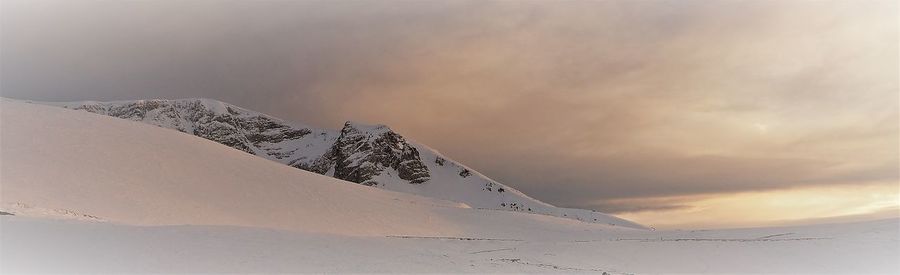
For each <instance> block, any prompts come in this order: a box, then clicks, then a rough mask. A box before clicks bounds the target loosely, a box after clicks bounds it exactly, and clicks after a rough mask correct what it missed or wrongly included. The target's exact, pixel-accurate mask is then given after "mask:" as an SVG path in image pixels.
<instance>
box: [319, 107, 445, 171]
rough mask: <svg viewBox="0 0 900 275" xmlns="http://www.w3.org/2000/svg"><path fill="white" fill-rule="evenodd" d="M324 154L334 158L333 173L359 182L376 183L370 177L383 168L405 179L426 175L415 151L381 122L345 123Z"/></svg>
mask: <svg viewBox="0 0 900 275" xmlns="http://www.w3.org/2000/svg"><path fill="white" fill-rule="evenodd" d="M327 157H329V158H331V159H332V161H333V162H334V177H336V178H339V179H343V180H347V181H352V182H356V183H360V184H363V185H369V186H373V185H377V184H378V182H377V181H375V180H374V178H375V177H376V176H378V175H379V174H381V173H382V172H383V171H384V170H385V169H387V168H391V169H393V170H395V171H396V172H397V176H398V177H399V178H400V179H402V180H405V181H408V182H409V183H413V184H419V183H424V182H426V181H428V180H429V179H430V175H429V174H428V167H427V166H425V164H424V163H422V159H421V158H420V157H419V151H418V150H416V148H415V147H413V146H411V145H410V144H409V143H407V142H406V140H405V139H404V138H403V137H402V136H400V135H399V134H397V133H395V132H393V131H391V130H390V129H389V128H388V127H387V126H384V125H378V126H360V125H357V124H354V123H352V122H347V123H345V124H344V128H342V129H341V135H340V136H339V137H338V139H337V141H336V142H335V143H334V146H332V149H331V151H330V152H329V153H328V154H327Z"/></svg>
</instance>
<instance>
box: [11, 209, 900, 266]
mask: <svg viewBox="0 0 900 275" xmlns="http://www.w3.org/2000/svg"><path fill="white" fill-rule="evenodd" d="M897 222H898V221H897V220H884V221H874V222H866V223H856V224H842V225H820V226H809V227H785V228H764V229H744V230H713V231H664V232H659V231H656V232H654V231H628V232H622V231H616V230H611V231H591V232H577V231H575V232H567V233H563V234H553V235H552V236H544V238H543V239H541V240H534V239H531V238H527V237H525V238H520V239H488V240H482V239H452V238H395V237H350V236H338V235H324V234H314V233H298V232H288V231H275V230H269V229H260V228H241V227H222V226H159V227H138V226H128V225H118V224H111V223H101V222H84V221H59V220H57V221H53V220H43V219H30V218H20V217H9V216H4V217H3V218H0V226H2V227H0V228H2V236H0V244H2V246H0V273H4V274H8V273H13V272H23V271H29V272H79V273H95V272H117V273H120V272H128V273H130V272H138V271H139V272H161V273H173V272H248V273H249V272H263V273H276V272H277V273H285V272H407V273H409V272H415V273H421V272H541V273H546V272H565V273H574V272H593V273H602V272H608V273H610V274H651V273H716V274H721V273H782V274H799V273H806V274H823V273H843V274H861V273H885V274H898V273H900V263H898V261H897V259H898V255H900V252H898V239H897V233H898V232H897V229H898V228H897ZM516 225H517V224H510V226H516ZM438 236H441V235H436V236H435V237H438ZM467 236H468V237H473V238H477V237H479V236H478V235H477V234H474V235H467Z"/></svg>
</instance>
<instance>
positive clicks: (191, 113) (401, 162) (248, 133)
mask: <svg viewBox="0 0 900 275" xmlns="http://www.w3.org/2000/svg"><path fill="white" fill-rule="evenodd" d="M41 104H46V105H52V106H60V107H65V108H70V109H76V110H84V111H88V112H92V113H97V114H103V115H108V116H114V117H118V118H123V119H128V120H133V121H139V122H143V123H147V124H151V125H156V126H160V127H163V128H169V129H173V130H177V131H180V132H184V133H188V134H192V135H196V136H199V137H203V138H206V139H209V140H213V141H216V142H219V143H222V144H225V145H228V146H230V147H232V148H235V149H238V150H241V151H244V152H247V153H250V154H254V155H257V156H260V157H263V158H267V159H270V160H273V161H276V162H280V163H284V164H287V165H289V166H292V167H295V168H299V169H303V170H306V171H311V172H315V173H319V174H323V175H328V176H331V177H335V178H338V179H343V180H347V181H351V182H355V183H359V184H363V185H367V186H375V187H378V188H383V189H387V190H393V191H399V192H404V193H411V194H417V195H422V196H426V197H432V198H438V199H444V200H451V201H456V202H461V203H465V204H466V205H469V206H471V207H473V208H485V209H498V210H509V211H519V212H528V213H538V214H545V215H550V216H556V217H564V218H571V219H576V220H581V221H587V222H594V223H608V224H615V225H625V226H632V227H640V225H637V224H634V223H631V222H628V221H624V220H621V219H618V218H615V217H612V216H609V215H606V214H603V213H598V212H595V211H591V210H584V209H569V208H559V207H554V206H552V205H549V204H546V203H544V202H541V201H539V200H536V199H534V198H531V197H529V196H527V195H525V194H523V193H522V192H519V191H518V190H515V189H513V188H510V187H509V186H506V185H503V184H501V183H499V182H497V181H495V180H493V179H490V178H488V177H487V176H485V175H483V174H481V173H479V172H477V171H475V170H473V169H471V168H469V167H466V166H465V165H462V164H460V163H458V162H456V161H453V160H452V159H450V158H448V157H446V156H444V155H441V154H440V153H439V152H438V151H436V150H434V149H432V148H429V147H428V146H425V145H423V144H420V143H417V142H415V141H412V140H409V139H407V138H405V137H403V136H402V135H400V134H398V133H396V132H394V131H393V130H391V129H390V128H389V127H387V126H384V125H365V124H360V123H355V122H347V123H345V124H344V126H343V128H341V129H340V130H337V131H335V130H330V129H316V128H312V127H309V126H306V125H304V124H301V123H291V122H286V121H284V120H281V119H279V118H275V117H272V116H269V115H266V114H262V113H259V112H255V111H251V110H247V109H244V108H241V107H237V106H234V105H231V104H228V103H224V102H220V101H216V100H212V99H177V100H159V99H155V100H136V101H114V102H96V101H85V102H41Z"/></svg>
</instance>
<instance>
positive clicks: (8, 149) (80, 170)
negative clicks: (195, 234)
mask: <svg viewBox="0 0 900 275" xmlns="http://www.w3.org/2000/svg"><path fill="white" fill-rule="evenodd" d="M0 102H2V103H0V104H2V105H0V114H2V116H0V118H2V121H0V157H2V158H0V183H2V188H0V202H2V207H3V209H4V210H3V211H5V212H11V213H15V214H24V213H31V214H35V213H38V214H40V213H43V214H42V215H44V214H46V215H56V214H59V213H70V214H67V215H61V216H64V217H69V216H81V217H94V218H96V219H98V220H106V221H111V222H118V223H127V224H134V225H176V224H199V225H233V226H252V227H265V228H274V229H285V230H296V231H306V232H327V233H331V234H348V235H378V236H384V235H422V234H427V235H435V234H437V235H464V233H466V232H467V231H466V230H470V229H478V230H480V229H481V228H496V229H497V230H495V231H494V232H496V233H498V234H499V233H501V232H505V231H509V230H513V229H508V228H506V226H504V225H503V223H504V222H505V220H506V219H526V220H530V221H532V222H533V223H535V225H534V226H543V225H545V224H571V225H573V226H581V227H591V228H599V227H603V226H601V225H588V224H584V223H580V222H577V221H569V220H565V219H558V218H552V217H546V216H539V215H528V214H524V213H518V214H517V215H509V214H516V213H501V212H505V211H491V210H479V211H474V210H470V209H467V208H468V206H466V205H464V204H461V203H456V202H450V201H445V200H438V199H432V198H426V197H421V196H417V195H411V194H406V193H399V192H392V191H387V190H381V189H376V188H368V187H365V186H362V185H358V184H352V183H349V182H346V181H340V180H336V179H334V178H330V177H326V176H322V175H318V174H314V173H310V172H306V171H303V170H299V169H294V168H291V167H288V166H285V165H282V164H279V163H276V162H273V161H269V160H265V159H262V158H258V157H255V156H253V155H250V154H246V153H243V152H241V151H238V150H234V149H232V148H228V147H226V146H223V145H221V144H218V143H215V142H212V141H209V140H205V139H201V138H198V137H195V136H190V135H183V134H179V133H177V132H174V131H170V130H167V129H162V128H158V127H152V126H148V125H145V124H141V123H136V122H133V121H127V120H121V119H116V118H112V117H107V116H100V115H96V114H91V113H86V112H80V111H73V110H66V109H62V108H55V107H49V106H43V105H36V104H28V103H19V102H11V101H6V100H3V101H0ZM504 214H505V215H504ZM471 215H487V216H497V218H490V219H488V220H487V221H486V222H481V221H478V222H477V224H478V227H477V228H475V227H473V226H472V222H473V221H472V220H470V219H469V218H470V217H469V216H471ZM611 219H614V218H611ZM548 221H549V222H548ZM610 222H617V221H616V220H611V221H610ZM482 223H486V224H484V225H482ZM491 223H495V224H496V225H495V226H492V225H491ZM621 223H623V224H624V223H627V222H625V221H622V222H621ZM554 226H555V225H554ZM550 227H553V226H550Z"/></svg>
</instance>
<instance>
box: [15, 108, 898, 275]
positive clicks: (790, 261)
mask: <svg viewBox="0 0 900 275" xmlns="http://www.w3.org/2000/svg"><path fill="white" fill-rule="evenodd" d="M191 127H194V126H191ZM426 153H427V152H425V151H422V152H421V154H420V158H421V159H427V158H428V156H426V155H425V154H426ZM445 165H447V163H445ZM392 169H393V168H392ZM435 171H441V170H430V171H429V173H430V174H431V179H430V180H429V181H426V182H423V183H420V184H412V183H406V185H407V186H428V185H429V184H431V183H432V182H433V181H434V180H435V179H438V178H440V177H443V175H440V174H435ZM473 173H474V172H473ZM373 178H374V179H375V181H378V182H381V180H382V179H380V178H379V177H373ZM603 223H616V224H622V225H628V224H629V223H628V222H627V221H623V220H620V219H616V218H615V217H607V218H606V220H604V221H603ZM0 229H2V233H0V274H20V273H80V274H86V273H150V272H152V273H212V272H215V273H311V272H318V273H351V272H352V273H374V272H381V273H385V272H404V273H411V272H414V273H437V272H444V273H447V272H454V273H464V272H465V273H532V272H534V273H550V272H562V273H567V274H568V273H581V272H586V273H594V274H598V273H608V274H645V273H648V274H657V273H691V274H697V273H713V274H723V273H728V274H734V273H783V274H822V273H845V274H863V273H879V274H898V270H900V266H898V265H897V261H896V259H897V257H898V256H897V255H898V254H900V246H898V242H897V232H898V231H897V230H898V229H900V227H898V220H897V219H891V220H884V221H873V222H865V223H854V224H837V225H816V226H802V227H772V228H753V229H732V230H673V231H651V230H636V229H631V228H627V227H623V226H615V227H614V226H608V225H606V224H602V223H585V222H578V221H575V220H572V219H565V218H558V217H551V216H546V215H534V214H529V213H522V212H515V211H494V210H487V209H471V208H468V207H466V205H464V204H462V203H454V202H450V201H446V200H439V199H435V198H428V197H423V196H418V195H413V194H408V193H402V192H394V191H389V190H383V189H378V188H370V187H366V186H362V185H358V184H351V183H348V182H346V181H342V180H338V179H335V178H332V177H327V176H323V175H319V174H316V173H311V172H307V171H303V170H300V169H295V168H291V167H289V166H286V165H283V164H281V163H277V162H272V161H268V160H265V159H262V158H259V157H256V156H253V155H250V154H247V153H245V152H242V151H239V150H235V149H233V148H230V147H228V146H225V145H223V144H220V143H217V142H213V141H210V140H207V139H203V138H199V137H197V136H192V135H185V134H179V133H178V132H176V131H171V130H168V129H164V128H158V127H153V126H151V125H147V124H144V123H138V122H133V121H127V120H122V119H117V118H113V117H107V116H102V115H96V114H91V113H87V112H80V111H73V110H66V109H62V108H55V107H49V106H41V105H37V104H27V103H22V102H15V101H9V100H2V99H0Z"/></svg>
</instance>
